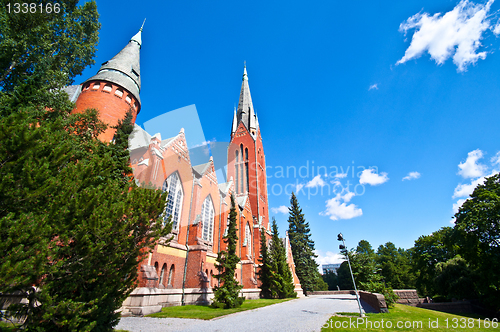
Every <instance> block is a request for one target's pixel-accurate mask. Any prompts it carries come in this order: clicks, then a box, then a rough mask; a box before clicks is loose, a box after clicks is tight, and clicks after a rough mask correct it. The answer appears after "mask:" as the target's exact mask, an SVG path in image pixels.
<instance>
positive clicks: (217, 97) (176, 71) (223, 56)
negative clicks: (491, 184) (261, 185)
mask: <svg viewBox="0 0 500 332" xmlns="http://www.w3.org/2000/svg"><path fill="white" fill-rule="evenodd" d="M97 5H98V10H99V13H100V15H101V17H100V22H101V24H102V28H101V32H100V43H99V46H98V52H97V58H96V64H97V65H95V66H93V67H91V68H89V69H87V70H86V71H85V72H84V74H83V75H82V78H77V80H76V82H77V83H81V82H82V81H83V80H84V78H88V77H90V76H92V75H94V74H95V73H96V71H97V70H98V68H99V66H98V64H101V63H103V62H104V61H106V60H108V59H110V58H111V57H113V56H114V55H115V54H116V53H117V52H119V51H120V50H121V49H122V48H123V47H124V46H125V45H126V43H127V42H128V40H129V39H130V38H131V37H132V36H133V35H134V34H135V33H136V32H137V31H138V29H139V28H140V26H141V24H142V22H143V20H144V18H147V21H146V24H145V26H144V31H143V35H142V38H143V47H142V50H141V78H142V90H141V100H142V110H141V113H140V114H139V117H138V119H137V123H138V124H141V125H142V124H143V123H147V121H148V120H151V119H153V118H155V117H156V116H159V115H162V114H164V113H166V112H168V111H172V110H176V109H179V108H182V107H186V106H189V105H195V108H196V111H197V114H198V116H199V121H200V124H201V127H202V128H203V133H204V138H200V137H198V136H196V135H195V134H192V137H194V136H196V139H194V138H193V139H191V138H190V132H189V131H188V130H186V136H187V138H188V143H189V144H190V145H191V146H194V145H198V144H201V143H202V141H203V140H205V141H212V142H227V141H228V140H229V138H230V130H231V121H232V115H233V109H234V106H235V104H237V102H238V97H239V91H240V87H241V77H242V73H243V63H244V61H246V64H247V69H248V76H249V84H250V90H251V93H252V98H253V103H254V107H255V110H256V112H257V114H258V116H259V122H260V126H261V131H262V136H263V139H264V148H265V153H266V162H267V166H268V175H270V177H269V178H268V184H269V205H270V207H272V208H274V211H275V216H276V218H277V220H278V226H279V228H280V231H281V232H284V231H285V230H286V229H287V227H288V225H287V222H286V220H287V214H284V213H281V212H280V211H283V210H284V209H283V208H282V207H283V206H287V205H288V204H289V195H287V194H286V193H285V189H287V190H286V191H287V192H288V193H289V192H290V191H291V190H292V189H293V190H297V189H298V188H297V185H299V189H301V191H299V194H298V199H299V203H300V204H301V207H302V208H303V211H304V213H305V216H306V219H307V221H308V222H309V223H310V226H311V232H312V236H313V240H314V241H315V243H316V249H317V250H318V254H319V255H320V257H319V259H318V261H319V262H320V263H334V262H338V260H339V256H338V242H337V241H336V238H337V234H338V233H339V232H342V233H343V234H344V237H345V238H346V241H347V245H348V246H349V247H355V246H356V244H357V242H358V241H359V240H362V239H365V240H368V241H369V242H370V243H371V244H372V246H373V247H374V248H377V247H378V246H379V245H380V244H384V243H386V242H387V241H391V242H393V243H395V245H396V246H398V247H403V248H409V247H412V246H413V243H414V241H415V240H416V239H417V238H418V237H419V236H421V235H428V234H430V233H432V232H433V231H436V230H438V229H439V228H441V227H443V226H451V225H452V223H451V221H452V216H453V214H454V212H453V211H454V210H453V209H454V205H455V206H456V205H457V204H460V203H461V202H462V200H463V199H465V198H466V197H467V195H468V194H469V193H470V192H471V190H472V188H473V187H474V185H476V184H477V183H480V182H481V181H482V179H483V177H484V176H486V175H490V174H492V173H494V172H496V171H497V169H498V168H500V165H499V163H498V160H499V159H498V155H497V152H499V150H500V146H499V144H498V142H500V130H498V128H499V125H498V124H499V123H500V122H499V120H500V112H499V107H500V91H499V87H500V78H499V77H500V75H499V73H500V50H499V45H500V43H499V38H498V37H497V35H498V33H500V27H497V24H498V20H499V11H500V1H499V2H498V3H497V2H494V1H491V0H490V1H489V2H486V1H478V2H472V1H469V2H467V1H461V2H460V1H456V0H454V1H450V0H439V1H436V0H434V1H427V0H426V1H384V0H381V1H364V0H359V1H323V2H316V3H307V2H290V1H287V2H285V1H272V2H263V1H256V2H245V3H242V2H237V1H216V2H214V1H212V2H203V3H202V2H199V1H175V2H174V1H165V2H163V1H145V2H137V1H121V2H120V5H119V6H117V5H116V3H115V2H110V1H97ZM191 110H192V108H191ZM195 113H196V112H195ZM187 120H190V121H194V119H187ZM175 131H176V132H178V129H175ZM176 132H175V133H176ZM175 133H172V135H175ZM152 134H154V133H152ZM162 136H163V135H162ZM190 139H191V141H190V142H189V140H190ZM196 140H197V141H196ZM318 166H322V167H320V174H319V176H318ZM280 167H282V168H283V170H284V172H283V173H279V171H280ZM301 167H302V173H300V172H298V171H299V170H300V168H301ZM353 167H354V173H353V172H352V170H353ZM370 167H371V170H370ZM287 168H288V169H289V174H288V176H287V174H286V169H287ZM293 169H295V170H296V171H297V173H299V174H297V175H296V176H294V175H293V172H292V170H293ZM306 169H307V170H308V172H307V173H306V171H305V170H306ZM325 169H326V170H327V172H326V173H327V174H326V175H327V176H325ZM313 171H314V173H313ZM340 174H345V175H340ZM282 175H283V176H282ZM301 175H303V176H301ZM335 175H337V176H335ZM342 176H343V177H342ZM405 177H406V178H407V179H406V180H403V179H404V178H405ZM348 181H349V182H348ZM335 188H336V189H337V190H336V191H334V189H335ZM342 189H344V191H342ZM280 207H281V208H280Z"/></svg>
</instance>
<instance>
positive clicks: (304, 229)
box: [288, 193, 328, 294]
mask: <svg viewBox="0 0 500 332" xmlns="http://www.w3.org/2000/svg"><path fill="white" fill-rule="evenodd" d="M288 210H289V211H290V213H289V217H288V237H289V238H290V246H291V247H292V254H293V260H294V262H295V272H296V273H297V277H298V278H299V280H300V285H301V286H302V289H303V291H304V293H305V294H307V293H308V292H311V291H315V290H327V289H328V285H327V284H326V283H325V282H324V281H323V279H322V277H321V275H320V273H319V271H318V264H317V263H316V261H315V260H314V259H315V258H316V257H317V255H316V254H315V253H314V241H313V240H312V239H311V230H310V229H309V223H308V222H306V220H305V217H304V214H303V213H302V209H301V208H300V206H299V202H298V201H297V197H295V194H294V193H292V196H291V198H290V207H289V208H288Z"/></svg>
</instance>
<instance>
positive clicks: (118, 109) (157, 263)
mask: <svg viewBox="0 0 500 332" xmlns="http://www.w3.org/2000/svg"><path fill="white" fill-rule="evenodd" d="M141 33H142V28H141V30H140V31H139V32H138V33H137V34H136V35H135V36H133V37H132V39H131V40H130V41H129V42H128V44H127V45H126V46H125V48H123V49H122V50H121V51H120V52H119V53H118V54H117V55H116V56H115V57H113V58H112V59H111V60H109V61H107V62H105V63H103V64H102V66H101V68H100V69H99V71H98V72H97V74H96V75H95V76H93V77H91V78H89V79H87V80H86V81H85V82H84V83H83V84H81V85H77V86H72V87H69V88H68V89H67V92H68V94H69V96H70V99H71V100H72V101H74V102H75V103H76V107H75V111H74V112H81V111H83V110H85V109H87V108H96V109H98V110H99V112H100V117H101V119H102V120H103V121H104V122H105V123H107V124H108V125H110V126H114V125H116V124H117V123H118V120H119V119H123V117H124V116H125V113H126V112H127V111H128V110H129V109H132V111H133V115H134V118H133V119H134V122H135V120H136V117H137V116H138V114H139V112H140V111H141V99H140V95H139V94H140V90H141V76H140V60H139V59H140V50H141V46H142V40H141ZM228 120H229V117H228ZM228 127H229V121H228ZM179 129H180V131H179V133H178V134H177V135H176V136H174V137H161V136H160V134H156V135H151V134H152V133H147V132H146V131H144V130H143V129H142V128H141V127H140V126H138V125H135V128H134V132H133V133H132V135H131V137H130V142H129V143H130V144H129V149H130V156H131V159H130V162H131V165H132V168H133V170H134V177H135V179H136V182H137V183H139V184H148V185H149V186H154V187H156V188H161V189H162V190H164V191H168V203H167V207H166V211H165V213H164V219H165V220H166V218H167V217H169V216H171V220H172V222H173V228H172V234H171V237H172V240H171V242H170V243H169V244H168V245H162V244H161V243H162V241H161V240H160V242H159V243H158V244H157V245H156V246H155V248H154V250H153V252H151V253H150V254H149V255H148V256H147V258H146V259H145V260H144V261H143V262H142V263H141V265H140V274H139V275H140V280H139V287H138V288H137V289H135V290H134V292H133V293H132V294H131V296H130V297H129V298H128V299H127V300H126V301H125V303H124V307H123V309H124V313H126V312H131V313H133V314H147V313H150V312H155V311H159V310H160V308H161V307H162V306H167V305H180V304H193V303H199V304H205V303H208V302H209V301H210V299H211V297H212V296H213V292H212V286H214V285H216V283H217V280H216V279H215V278H214V274H217V270H216V268H215V260H216V258H217V253H218V252H219V251H220V250H223V249H225V244H224V242H223V239H222V238H223V236H224V234H225V232H226V231H227V220H228V216H229V208H230V196H231V195H234V196H235V198H236V201H237V212H238V226H237V227H238V237H239V240H238V245H237V255H238V256H239V257H240V262H239V263H238V266H237V270H236V274H235V278H236V279H237V280H238V281H239V282H240V283H241V284H242V285H243V290H242V294H243V295H244V296H245V297H247V298H258V297H259V292H260V289H259V288H258V287H259V282H258V279H257V274H256V272H257V271H258V269H259V261H258V260H259V252H260V234H261V232H265V233H266V237H267V239H268V240H269V239H270V238H271V236H270V235H271V233H270V221H269V205H268V197H267V180H266V159H265V154H264V146H263V144H262V136H261V128H260V125H259V121H258V118H257V115H256V114H255V111H254V107H253V103H252V97H251V95H250V88H249V85H248V76H247V71H246V68H245V69H244V72H243V82H242V85H241V91H240V97H239V102H238V108H237V109H236V110H234V114H233V120H232V127H231V131H230V144H229V148H228V151H227V179H228V182H225V183H218V181H217V176H216V172H215V168H214V162H213V158H212V157H210V159H208V160H207V161H206V163H204V164H201V165H192V164H191V161H190V155H189V151H188V148H187V143H186V138H185V134H184V130H183V129H181V128H179ZM113 134H114V130H113V129H112V128H109V129H108V130H107V131H106V132H105V133H103V134H102V135H101V136H100V139H102V140H104V141H110V140H111V139H112V138H113ZM284 241H285V242H286V243H285V247H286V248H287V253H288V259H289V265H290V267H291V270H292V274H293V277H294V282H295V285H296V291H297V292H298V294H299V295H301V294H302V289H301V288H300V283H299V280H298V278H297V276H296V274H295V266H294V263H293V258H292V254H291V249H290V244H289V243H288V237H285V239H284Z"/></svg>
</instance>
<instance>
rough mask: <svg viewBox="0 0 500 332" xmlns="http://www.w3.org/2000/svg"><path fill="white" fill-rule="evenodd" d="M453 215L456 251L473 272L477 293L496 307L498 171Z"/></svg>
mask: <svg viewBox="0 0 500 332" xmlns="http://www.w3.org/2000/svg"><path fill="white" fill-rule="evenodd" d="M470 197H471V198H469V199H468V200H466V201H465V202H464V203H463V205H462V206H461V207H460V209H459V210H458V212H457V213H456V214H455V218H456V222H455V227H454V231H455V232H454V236H453V239H454V241H456V243H457V245H458V250H457V251H458V253H459V254H460V255H461V256H462V257H463V259H465V260H466V261H467V263H468V265H469V266H470V268H471V269H472V270H474V271H476V272H477V278H475V279H474V280H475V282H474V285H475V289H476V291H477V296H478V297H479V298H481V299H483V301H484V302H485V303H486V304H487V305H488V306H489V307H491V308H493V309H495V310H497V311H498V310H500V174H497V175H494V176H492V177H489V178H486V181H485V182H484V184H481V185H478V186H477V188H476V189H475V190H474V192H473V193H472V194H471V195H470Z"/></svg>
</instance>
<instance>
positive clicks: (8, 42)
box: [0, 0, 100, 115]
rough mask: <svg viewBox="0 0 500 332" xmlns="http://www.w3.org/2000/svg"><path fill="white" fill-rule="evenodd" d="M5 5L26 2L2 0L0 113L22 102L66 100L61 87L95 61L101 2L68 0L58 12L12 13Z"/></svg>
mask: <svg viewBox="0 0 500 332" xmlns="http://www.w3.org/2000/svg"><path fill="white" fill-rule="evenodd" d="M7 3H10V4H11V6H14V4H15V3H22V1H10V0H2V1H1V4H2V10H1V11H0V27H1V29H0V31H1V33H0V115H1V114H4V115H5V114H6V113H5V112H9V111H10V110H12V108H18V107H19V106H22V105H24V106H27V105H31V106H36V107H48V108H55V106H56V105H55V104H57V103H59V102H60V101H61V100H64V99H67V95H66V94H64V93H63V92H61V91H60V90H59V89H61V88H63V87H65V86H67V85H70V84H71V83H72V82H73V78H74V77H75V76H77V75H79V74H81V73H82V71H83V69H85V67H87V66H88V65H91V64H94V60H93V56H94V54H95V51H96V45H97V41H98V31H99V28H100V24H99V22H98V20H97V19H98V17H99V15H98V13H97V6H96V4H95V2H94V1H89V2H85V3H84V4H83V5H81V6H78V5H77V4H78V1H77V0H68V1H64V2H60V5H61V11H60V13H45V12H44V13H40V11H39V10H37V12H36V13H30V12H28V13H25V14H24V13H18V14H13V13H10V14H9V13H8V12H7V10H6V8H7V7H6V5H7ZM43 4H45V3H43ZM37 8H38V7H37ZM58 91H59V92H58Z"/></svg>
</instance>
